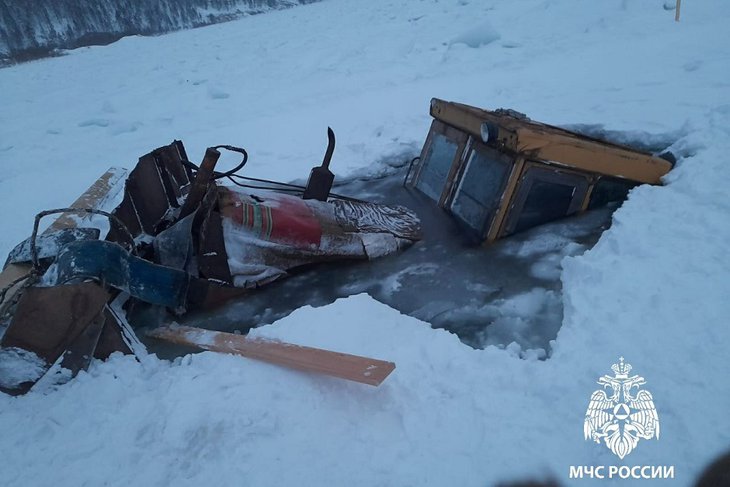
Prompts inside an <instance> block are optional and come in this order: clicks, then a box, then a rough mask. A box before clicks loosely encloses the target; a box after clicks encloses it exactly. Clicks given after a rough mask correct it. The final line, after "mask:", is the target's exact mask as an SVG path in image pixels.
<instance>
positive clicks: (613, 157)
mask: <svg viewBox="0 0 730 487" xmlns="http://www.w3.org/2000/svg"><path fill="white" fill-rule="evenodd" d="M431 116H432V117H433V118H434V120H433V122H432V124H431V129H430V131H429V133H428V137H427V138H426V142H425V144H424V146H423V149H422V150H421V155H420V158H418V159H416V160H414V164H413V165H412V166H411V168H409V172H408V175H407V176H406V185H407V186H410V187H414V188H416V189H417V190H419V191H420V192H421V193H423V194H424V195H426V196H427V197H429V198H431V199H432V200H433V201H435V202H436V203H437V204H438V206H439V207H441V208H443V209H444V210H446V211H447V212H448V213H450V214H451V215H452V216H453V217H454V218H455V219H456V220H457V221H458V222H459V223H461V224H462V225H463V226H464V227H465V228H466V229H467V230H468V232H470V233H472V234H473V235H474V236H475V237H476V238H477V239H478V240H480V241H483V242H486V243H488V242H492V241H494V240H497V239H499V238H502V237H505V236H508V235H511V234H513V233H516V232H520V231H522V230H526V229H528V228H532V227H534V226H537V225H541V224H543V223H547V222H549V221H552V220H556V219H559V218H563V217H566V216H569V215H572V214H575V213H578V212H582V211H585V210H588V209H592V208H598V207H601V206H604V205H605V204H607V203H609V202H612V201H623V200H624V199H625V198H626V195H627V194H628V191H629V190H630V189H631V188H633V187H635V186H637V185H639V184H643V183H648V184H661V178H662V176H664V175H665V174H667V173H668V172H669V171H670V170H671V169H672V167H673V163H672V162H670V160H667V159H664V158H662V157H658V156H653V155H652V154H649V153H645V152H641V151H638V150H635V149H632V148H630V147H626V146H623V145H618V144H614V143H610V142H606V141H602V140H598V139H594V138H591V137H586V136H584V135H580V134H578V133H575V132H571V131H568V130H565V129H561V128H558V127H553V126H550V125H546V124H543V123H539V122H535V121H533V120H530V119H529V118H527V117H526V116H525V115H523V114H521V113H519V112H516V111H513V110H504V109H500V110H496V111H489V110H483V109H479V108H475V107H472V106H468V105H463V104H460V103H453V102H447V101H444V100H439V99H436V98H434V99H433V100H431Z"/></svg>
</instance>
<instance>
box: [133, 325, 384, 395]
mask: <svg viewBox="0 0 730 487" xmlns="http://www.w3.org/2000/svg"><path fill="white" fill-rule="evenodd" d="M147 336H150V337H153V338H157V339H160V340H164V341H167V342H170V343H175V344H178V345H188V346H193V347H196V348H200V349H202V350H210V351H213V352H222V353H230V354H235V355H242V356H244V357H248V358H252V359H255V360H261V361H263V362H268V363H271V364H276V365H281V366H284V367H289V368H292V369H296V370H301V371H305V372H314V373H317V374H325V375H330V376H333V377H339V378H340V379H346V380H351V381H355V382H361V383H363V384H369V385H372V386H378V385H380V384H381V383H382V382H383V381H384V380H385V378H386V377H388V375H390V373H391V372H393V370H394V369H395V364H394V363H393V362H386V361H383V360H378V359H373V358H368V357H361V356H359V355H350V354H347V353H340V352H333V351H330V350H323V349H320V348H312V347H304V346H301V345H293V344H291V343H285V342H280V341H275V340H268V339H265V338H250V337H247V336H245V335H235V334H233V333H225V332H221V331H211V330H203V329H201V328H193V327H190V326H166V327H161V328H156V329H154V330H151V331H149V332H147Z"/></svg>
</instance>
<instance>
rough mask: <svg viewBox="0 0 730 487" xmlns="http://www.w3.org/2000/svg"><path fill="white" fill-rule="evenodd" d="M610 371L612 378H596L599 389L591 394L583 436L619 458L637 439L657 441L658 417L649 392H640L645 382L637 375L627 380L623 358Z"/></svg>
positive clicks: (622, 456) (628, 367) (630, 448)
mask: <svg viewBox="0 0 730 487" xmlns="http://www.w3.org/2000/svg"><path fill="white" fill-rule="evenodd" d="M611 370H613V372H614V376H613V377H611V376H609V375H604V376H603V377H601V378H600V379H598V383H599V384H600V385H602V386H603V389H599V390H597V391H595V392H594V393H593V394H591V402H590V403H589V404H588V409H587V410H586V417H585V421H584V422H583V433H584V435H585V439H586V440H588V439H591V440H593V441H595V442H596V443H601V440H603V441H604V442H605V444H606V446H607V447H608V448H609V449H610V450H611V451H612V452H613V453H615V454H616V455H618V457H619V458H621V459H623V458H624V457H625V456H626V455H628V454H629V453H631V451H632V450H633V449H634V448H635V447H636V445H637V444H638V443H639V440H640V439H645V440H650V439H652V438H654V437H656V438H657V439H659V416H658V415H657V412H656V408H655V407H654V399H653V398H652V396H651V392H649V391H646V390H643V389H640V386H642V385H644V384H646V381H645V380H644V378H643V377H639V376H638V375H633V376H631V377H629V372H631V365H630V364H625V363H624V358H623V357H621V358H620V359H619V363H618V364H613V366H612V367H611ZM609 388H610V389H609ZM634 389H635V390H634ZM607 391H608V393H607Z"/></svg>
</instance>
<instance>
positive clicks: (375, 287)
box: [183, 168, 618, 359]
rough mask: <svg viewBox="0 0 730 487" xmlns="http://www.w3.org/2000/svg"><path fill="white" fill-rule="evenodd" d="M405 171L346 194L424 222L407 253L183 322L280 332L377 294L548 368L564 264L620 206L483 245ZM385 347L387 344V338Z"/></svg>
mask: <svg viewBox="0 0 730 487" xmlns="http://www.w3.org/2000/svg"><path fill="white" fill-rule="evenodd" d="M404 173H405V168H402V169H401V170H399V171H398V172H395V173H392V174H391V175H389V176H387V177H380V178H377V179H372V180H366V179H359V180H354V181H350V182H348V183H346V184H343V185H339V186H338V187H337V191H338V192H339V193H343V194H348V195H352V196H355V197H359V198H366V199H368V200H370V201H374V202H378V203H387V204H401V205H404V206H408V207H409V208H411V209H413V210H414V211H416V213H418V215H419V218H420V219H421V221H422V226H423V240H422V241H420V242H418V243H416V244H415V245H414V246H413V247H411V248H409V249H408V250H406V251H405V252H402V253H398V254H395V255H392V256H388V257H385V258H381V259H376V260H374V261H368V262H340V263H330V264H323V265H316V266H312V267H310V268H304V269H300V270H298V271H297V272H296V273H295V274H294V275H293V276H292V277H290V278H288V279H284V280H281V281H279V282H275V283H273V284H271V285H269V286H267V287H265V288H263V289H261V290H259V291H257V292H254V293H252V294H250V295H248V296H246V297H245V298H243V299H240V300H237V301H234V302H231V303H229V304H227V305H226V306H224V307H223V308H220V309H217V310H215V311H214V312H213V313H208V314H192V315H189V316H186V317H185V318H184V320H183V322H184V323H188V324H191V325H194V326H199V327H203V328H209V329H217V330H225V331H234V330H238V331H243V332H246V331H247V330H248V329H249V328H251V327H255V326H259V325H264V324H269V323H272V322H274V321H276V320H278V319H280V318H283V317H284V316H287V315H289V314H290V313H291V312H293V311H294V310H296V309H298V308H300V307H302V306H307V305H311V306H315V307H318V306H324V305H327V304H330V303H332V302H334V301H335V300H336V299H339V298H343V297H347V296H352V295H355V294H359V293H367V294H369V295H370V296H372V297H373V298H374V299H376V300H378V301H380V302H382V303H385V304H387V305H388V306H391V307H393V308H395V309H397V310H399V311H400V312H402V313H404V314H407V315H410V316H413V317H415V318H418V319H420V320H423V321H424V322H427V323H430V324H431V326H433V327H434V328H443V329H446V330H449V331H451V332H453V333H455V334H456V335H458V336H459V338H460V339H461V340H462V342H464V343H465V344H467V345H469V346H471V347H474V348H484V347H486V346H489V345H495V346H500V347H507V346H509V345H510V344H511V343H513V342H514V343H516V344H518V345H519V347H520V348H521V350H522V352H519V351H516V348H515V346H514V345H513V346H512V350H514V351H515V353H517V354H520V355H521V356H526V357H535V358H538V359H542V358H545V356H546V351H548V350H549V342H550V340H553V339H555V337H556V336H557V333H558V330H559V329H560V326H561V323H562V317H563V306H562V295H561V283H560V263H561V261H562V259H563V258H564V257H565V256H572V255H580V254H582V253H583V252H585V251H586V250H587V249H589V248H591V247H592V246H593V245H594V244H595V243H596V242H597V240H598V238H599V237H600V235H601V233H602V232H603V231H604V230H605V229H606V228H608V226H609V225H610V222H611V214H612V212H613V211H614V210H615V209H616V208H617V207H618V205H616V204H612V205H609V206H606V207H603V208H597V209H594V210H591V211H588V212H585V213H582V214H580V215H577V216H574V217H570V218H566V219H563V220H559V221H556V222H552V223H548V224H546V225H542V226H539V227H537V228H534V229H531V230H528V231H525V232H521V233H518V234H515V235H513V236H511V237H509V238H507V239H504V240H500V241H498V242H495V243H494V244H492V245H489V246H482V245H479V244H475V243H474V241H473V240H472V239H470V238H469V237H468V236H466V235H465V233H464V230H463V228H461V227H460V226H459V225H458V224H457V223H456V222H455V221H454V220H453V219H452V218H451V217H450V216H449V215H447V214H446V213H445V212H443V211H442V210H441V209H439V208H437V207H435V206H434V205H433V202H432V201H431V200H429V199H428V198H426V197H424V196H423V195H422V194H420V193H419V192H418V191H414V190H412V189H406V188H403V186H402V181H403V176H404ZM383 339H387V337H384V338H383Z"/></svg>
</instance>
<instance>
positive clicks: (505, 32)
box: [0, 0, 730, 486]
mask: <svg viewBox="0 0 730 487" xmlns="http://www.w3.org/2000/svg"><path fill="white" fill-rule="evenodd" d="M664 3H665V2H663V1H662V0H650V1H642V2H627V1H624V0H606V1H602V2H581V1H578V0H562V1H560V2H558V1H550V0H547V1H546V0H525V1H522V2H494V1H484V2H477V1H464V0H458V1H457V0H453V1H449V0H445V1H438V2H437V1H428V2H427V1H417V0H407V1H402V2H393V1H373V2H361V1H357V0H338V1H335V0H331V1H324V2H321V3H318V4H313V5H309V6H305V7H297V8H295V9H291V10H287V11H282V12H273V13H271V14H266V15H260V16H255V17H250V18H245V19H242V20H239V21H235V22H230V23H227V24H221V25H216V26H211V27H206V28H201V29H195V30H191V31H186V32H179V33H175V34H170V35H166V36H161V37H154V38H142V37H133V38H127V39H123V40H122V41H120V42H117V43H115V44H112V45H110V46H106V47H95V48H87V49H79V50H76V51H73V52H70V53H69V55H68V56H64V57H60V58H54V59H46V60H42V61H38V62H32V63H27V64H23V65H19V66H15V67H11V68H7V69H2V70H0V99H1V100H2V106H3V110H2V111H0V163H1V166H0V167H2V169H3V170H2V172H0V195H2V196H0V198H2V200H0V202H1V203H2V204H0V222H2V229H3V231H2V234H1V235H0V254H3V255H4V254H5V253H7V251H9V250H10V248H11V247H12V246H13V245H14V244H15V243H17V242H18V241H20V240H22V239H24V238H25V237H26V236H27V235H28V234H29V233H30V229H31V225H32V218H33V215H34V214H35V213H37V212H38V211H40V210H43V209H46V208H53V207H58V206H63V205H65V204H68V203H69V202H71V201H73V199H74V198H75V197H76V196H77V195H78V194H79V193H80V192H81V191H83V190H84V189H85V188H86V187H87V186H88V185H89V184H90V183H91V182H92V181H94V180H95V179H96V178H97V177H98V176H99V175H100V174H101V173H102V172H103V171H104V170H106V168H107V167H108V166H110V165H126V166H127V167H132V166H133V164H134V163H135V162H136V160H137V157H139V155H141V154H144V153H146V152H147V151H149V150H150V149H152V148H154V147H157V146H160V145H163V144H167V143H169V142H170V141H171V140H172V139H173V138H180V139H183V140H184V141H185V142H186V145H187V147H188V153H189V155H190V157H191V158H192V159H193V160H199V159H200V158H201V157H202V154H203V151H204V148H205V147H206V146H209V145H215V144H220V143H229V144H238V145H242V146H245V147H246V148H247V149H249V152H250V154H251V162H250V163H249V167H248V168H247V170H248V174H249V175H252V176H263V177H269V178H275V179H283V180H292V179H303V178H305V177H306V175H307V174H308V171H309V168H310V167H311V166H312V165H315V164H318V163H319V162H320V161H321V156H322V153H323V151H324V146H325V144H326V139H325V129H326V127H327V126H328V125H331V126H332V127H334V128H335V130H336V132H337V134H338V147H337V150H336V152H335V156H334V159H333V163H332V169H333V170H334V171H335V172H336V173H337V174H338V176H342V177H356V176H362V175H368V174H375V173H378V172H380V171H382V170H383V168H387V165H388V162H389V161H392V160H394V159H396V158H401V157H407V156H413V155H416V154H417V152H418V150H419V149H420V146H421V145H422V143H423V139H424V137H425V135H426V133H427V130H428V125H429V123H430V117H429V115H428V102H429V100H430V98H431V97H439V98H443V99H447V100H454V101H459V102H463V103H469V104H473V105H477V106H484V107H487V108H498V107H510V108H514V109H517V110H519V111H521V112H525V113H527V114H528V115H529V116H530V117H532V118H534V119H536V120H541V121H545V122H548V123H553V124H586V125H590V126H598V127H602V128H605V129H606V130H609V131H610V130H620V131H634V132H636V133H641V132H646V133H648V134H649V136H648V137H654V138H657V139H660V140H671V141H672V150H673V152H674V153H675V154H677V155H678V157H679V161H678V164H677V167H676V168H675V169H674V170H673V171H672V172H671V173H670V174H669V175H668V176H667V177H666V178H665V183H666V184H665V186H662V187H650V186H642V187H639V188H636V189H634V190H633V191H632V192H631V194H630V197H629V199H628V201H627V202H626V203H625V204H624V205H623V206H622V207H621V208H620V209H619V210H618V211H617V212H616V213H615V215H614V218H613V224H612V227H611V228H610V229H609V230H608V231H606V232H605V233H604V234H603V236H602V237H601V239H600V240H599V242H598V244H597V245H596V246H595V247H594V248H592V249H591V250H588V251H586V252H585V253H582V254H581V252H580V251H576V252H570V255H572V256H569V257H567V258H566V259H565V260H563V262H562V263H561V267H562V281H563V300H564V320H563V325H562V328H561V330H560V332H559V334H558V336H557V339H556V340H555V341H554V342H553V343H552V347H551V350H549V351H548V354H549V357H548V358H547V359H546V360H538V358H539V357H537V356H536V355H535V354H526V353H523V352H522V351H521V350H520V349H519V346H508V347H506V348H504V349H500V348H496V347H487V348H486V349H485V350H473V349H471V348H469V347H467V346H465V345H463V344H462V343H461V342H460V341H459V340H458V339H457V337H456V336H454V335H451V334H449V333H447V332H445V331H443V330H433V329H431V328H430V327H429V326H428V325H427V324H426V323H423V322H420V321H418V320H416V319H414V318H410V317H407V316H404V315H401V314H400V313H398V312H397V311H394V310H392V309H390V308H388V307H387V306H385V305H383V304H380V303H378V302H376V301H374V300H373V299H372V298H370V297H368V296H366V295H357V296H353V297H350V298H347V299H342V300H339V301H337V302H335V303H334V304H332V305H330V306H326V307H322V308H316V309H315V308H310V307H305V308H302V309H299V310H297V311H296V312H294V313H293V314H292V315H290V316H288V317H286V318H284V319H282V320H280V321H279V322H277V323H275V324H274V325H270V326H265V327H261V328H258V329H256V330H254V331H253V333H254V334H256V335H259V336H267V337H271V338H277V339H281V340H285V341H288V342H292V343H298V344H302V345H310V346H317V347H323V348H328V349H332V350H337V351H341V352H347V353H354V354H359V355H367V356H372V357H375V358H379V359H385V360H392V361H394V362H396V364H397V368H396V370H395V371H394V373H393V374H392V375H391V377H390V378H388V379H387V381H386V382H385V383H384V384H383V385H382V386H380V387H379V388H372V387H368V386H363V385H360V384H354V383H347V382H343V381H340V380H337V379H332V378H327V377H320V376H314V375H308V374H303V373H298V372H292V371H289V370H286V369H283V368H278V367H274V366H271V365H267V364H263V363H259V362H255V361H252V360H247V359H243V358H240V357H233V356H223V355H218V354H214V353H209V352H206V353H201V354H197V355H192V356H186V357H184V358H181V359H178V360H176V361H175V362H173V363H170V362H166V361H162V360H159V359H157V358H156V357H154V356H145V357H143V359H142V360H141V361H139V362H137V361H135V360H134V359H133V358H132V357H122V356H114V357H113V358H112V359H111V360H110V361H108V362H107V363H101V362H94V363H93V364H92V366H91V368H90V369H89V371H88V372H84V373H81V374H80V375H79V376H78V377H77V378H76V379H75V380H73V381H71V382H70V383H68V384H66V385H64V386H62V387H59V388H56V389H52V388H50V389H49V388H47V389H45V390H44V389H43V388H40V390H38V391H33V392H31V393H30V394H28V395H26V396H23V397H19V398H10V397H8V396H5V395H0V431H2V435H0V451H1V452H2V459H3V469H2V473H0V479H2V483H4V484H7V485H39V486H41V485H50V484H55V485H120V486H121V485H125V486H126V485H176V486H181V485H200V484H203V483H205V484H208V485H256V486H259V485H323V484H327V485H344V484H347V485H351V486H358V485H368V486H370V485H404V486H405V485H413V486H416V485H417V486H424V485H438V486H442V485H443V486H445V485H466V486H472V485H473V486H483V485H492V484H494V483H495V482H497V481H502V480H508V479H515V478H526V477H544V476H547V475H550V476H553V477H554V478H556V479H557V480H558V481H560V482H561V483H563V484H566V485H572V484H573V483H574V484H575V485H582V484H583V483H585V482H586V480H575V481H571V480H570V479H569V478H568V471H569V467H570V466H571V465H586V466H590V465H629V466H633V465H672V466H674V467H675V477H676V478H675V479H674V481H668V482H667V483H668V484H672V485H691V484H692V483H693V481H694V479H695V478H696V477H697V475H698V473H699V472H700V471H701V469H702V468H703V466H704V465H706V464H708V463H709V462H710V461H711V460H712V459H713V458H714V457H716V456H717V455H719V454H720V453H721V452H723V451H727V449H728V448H729V447H730V429H729V428H728V414H727V412H728V411H730V380H729V379H728V377H730V364H729V362H728V360H727V356H728V349H730V331H729V330H728V326H727V323H728V316H729V315H730V300H729V299H728V296H730V260H728V257H727V256H728V250H729V247H730V245H729V244H728V242H730V224H728V222H729V221H730V218H729V216H730V200H729V199H728V189H727V188H728V183H727V182H728V180H730V161H728V154H729V153H730V83H729V82H728V75H730V29H728V28H727V26H728V25H729V24H730V9H729V8H728V7H727V5H726V3H725V2H723V1H720V0H712V1H710V0H708V1H705V2H686V5H684V4H683V7H682V20H681V22H679V23H675V22H674V12H672V11H671V10H666V9H665V7H664ZM486 23H488V24H489V25H491V26H493V28H494V30H495V32H496V33H497V34H498V35H499V38H497V39H493V40H492V41H491V42H488V43H484V42H480V43H479V47H469V46H468V45H466V44H465V43H459V42H456V43H455V42H453V40H454V39H459V38H460V36H461V37H462V38H470V36H471V30H472V29H473V28H474V27H475V26H478V25H486ZM492 37H494V36H492ZM230 162H231V163H233V161H230ZM225 163H226V161H222V165H225ZM548 245H560V242H553V243H548ZM523 251H524V252H530V249H521V250H520V249H517V250H516V252H523ZM553 264H554V263H553ZM534 272H550V268H549V267H545V268H535V269H534ZM391 285H394V286H396V285H397V283H391ZM539 293H540V291H535V295H526V296H523V299H522V305H523V306H524V309H520V310H518V309H515V313H514V315H515V317H519V316H520V313H524V312H526V311H529V307H530V306H533V304H534V302H535V300H537V299H544V296H542V297H540V296H538V294H539ZM485 304H488V303H485ZM513 304H515V305H519V304H520V301H516V302H515V303H513ZM620 356H623V357H625V358H626V361H627V362H629V363H631V364H632V366H633V367H634V369H633V372H634V373H637V374H639V375H641V376H643V377H645V378H646V381H647V384H646V386H644V387H645V388H646V389H647V390H650V391H651V392H652V394H653V396H654V401H655V403H656V406H657V410H658V413H659V419H660V423H661V437H660V438H659V439H658V440H642V441H641V442H640V443H639V445H638V446H637V448H636V449H635V450H634V451H633V452H632V453H631V454H630V455H629V456H627V457H626V458H625V459H624V460H623V461H622V460H619V459H618V458H617V457H616V456H614V455H613V454H612V453H611V452H610V451H609V450H608V449H607V448H605V446H602V445H597V444H595V443H593V442H590V441H585V440H584V438H583V418H584V414H585V410H586V406H587V404H588V400H589V399H590V395H591V393H592V392H593V391H594V390H596V389H597V388H599V387H600V386H598V385H597V384H596V380H597V379H598V377H600V376H601V375H604V374H609V373H610V366H611V364H613V363H616V362H617V361H618V359H619V357H620ZM629 482H631V481H629ZM601 485H629V484H628V483H627V481H625V480H624V481H622V480H621V479H613V480H604V481H603V482H602V484H601Z"/></svg>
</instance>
